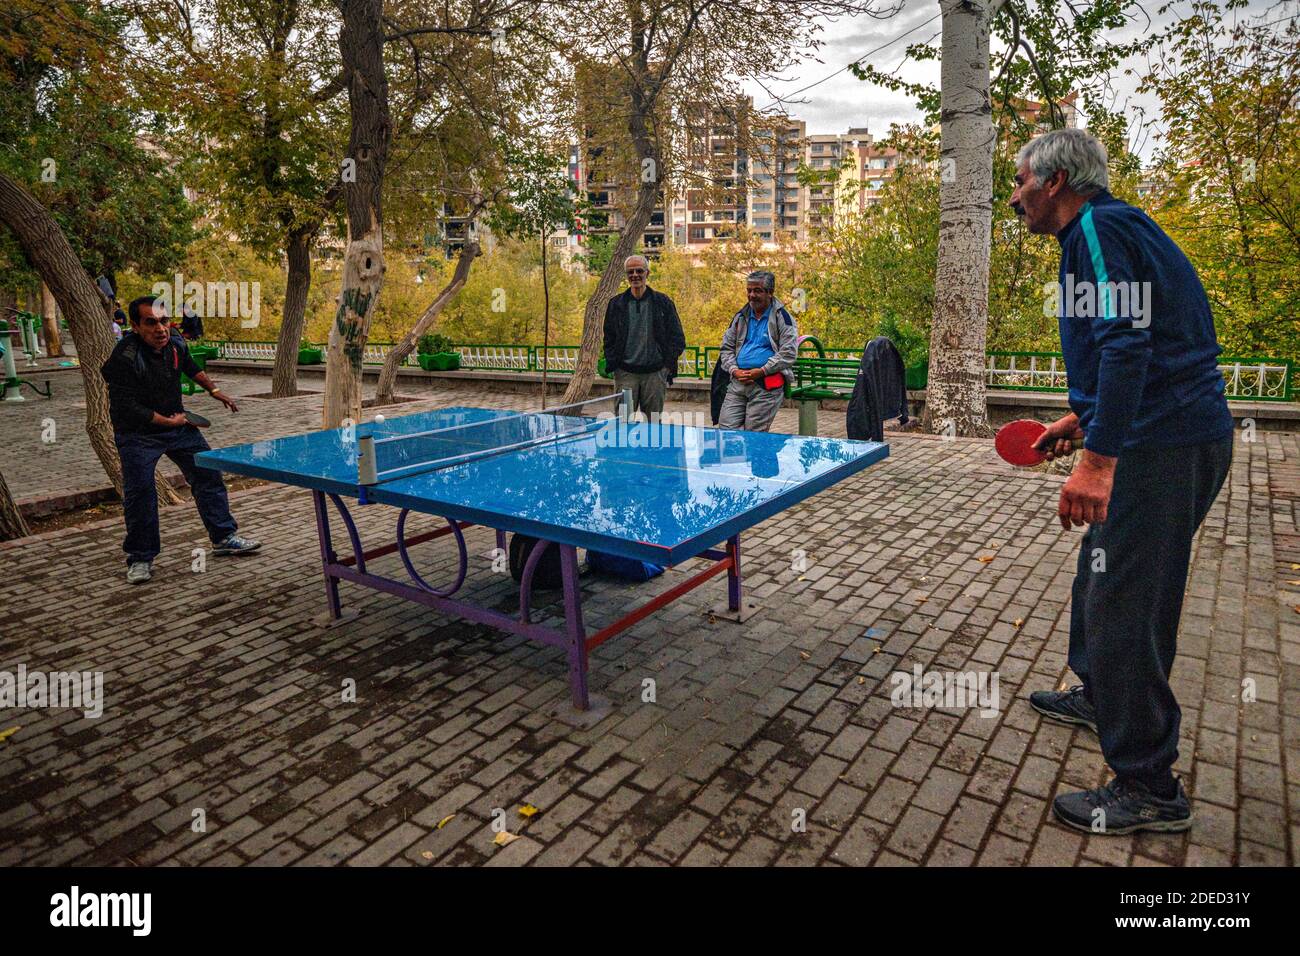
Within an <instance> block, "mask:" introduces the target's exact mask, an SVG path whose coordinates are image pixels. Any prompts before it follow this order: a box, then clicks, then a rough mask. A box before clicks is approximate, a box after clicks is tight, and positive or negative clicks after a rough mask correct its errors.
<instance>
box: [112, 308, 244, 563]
mask: <svg viewBox="0 0 1300 956" xmlns="http://www.w3.org/2000/svg"><path fill="white" fill-rule="evenodd" d="M128 311H129V312H130V319H131V331H130V332H128V333H127V334H126V335H124V336H123V337H122V341H120V342H118V343H117V346H116V347H115V348H114V349H113V351H112V353H111V354H110V355H109V357H108V361H107V362H105V363H104V367H103V369H102V372H103V375H104V381H106V382H107V383H108V414H109V417H110V418H111V419H112V422H113V441H114V443H115V444H116V445H117V453H118V456H119V457H120V458H121V460H122V513H123V517H124V518H125V520H126V540H125V541H123V543H122V550H123V551H125V552H126V565H127V568H126V579H127V581H128V582H130V583H131V584H144V583H145V582H146V581H148V580H149V579H150V577H151V576H152V574H153V560H154V558H156V557H157V556H158V553H159V551H160V550H161V549H162V544H161V539H160V535H159V529H158V497H157V496H158V491H157V488H156V486H155V484H154V472H155V470H156V469H157V467H158V459H159V458H161V457H162V456H163V455H166V456H167V457H168V458H170V459H171V460H172V461H174V462H175V463H176V464H177V466H178V467H179V468H180V470H181V474H183V475H184V476H185V480H186V481H188V482H189V485H190V488H191V490H192V491H193V492H194V504H195V506H196V507H197V508H198V510H199V517H201V518H202V519H203V524H204V527H205V528H206V529H207V532H208V537H210V538H211V539H212V544H213V545H214V547H213V552H212V553H213V554H216V555H227V554H250V553H252V552H253V551H256V550H257V549H258V548H259V547H261V545H260V544H259V543H258V542H256V541H253V540H251V539H249V538H244V537H241V536H240V535H238V534H236V533H235V529H236V524H235V519H234V517H233V516H232V515H231V514H230V504H229V502H228V501H227V499H226V485H225V482H223V481H222V480H221V473H220V472H218V471H213V470H212V469H210V468H201V467H199V466H198V465H196V464H195V463H194V456H195V455H197V454H198V453H199V452H201V451H207V450H208V443H207V442H206V441H204V440H203V436H202V435H201V434H199V430H198V429H197V428H196V427H194V426H193V425H190V424H188V423H187V421H186V418H185V409H184V407H183V406H182V405H181V373H184V374H186V375H188V376H189V377H190V378H192V379H194V381H196V382H197V383H198V384H199V385H201V386H202V387H203V388H205V389H207V391H208V393H209V394H210V395H211V396H212V397H213V398H215V399H216V400H217V401H219V402H221V403H222V404H223V405H225V406H226V407H227V408H229V409H230V410H231V411H232V412H234V411H238V410H239V409H238V406H236V404H235V400H234V399H233V398H231V397H230V396H228V395H226V394H225V393H224V392H222V391H220V390H219V389H218V388H217V386H216V383H214V382H213V381H212V379H211V378H209V377H208V375H207V373H206V372H203V371H200V370H199V367H198V366H197V365H196V364H195V363H194V359H192V358H190V352H189V348H188V347H187V346H186V345H185V340H184V339H182V338H181V337H180V336H179V335H176V334H174V333H173V331H172V328H171V320H170V318H169V317H168V315H167V311H166V309H165V308H164V307H163V304H162V303H161V302H160V301H158V297H157V296H152V295H146V296H141V297H140V298H138V299H136V300H134V301H133V302H132V303H131V305H130V307H129V309H128Z"/></svg>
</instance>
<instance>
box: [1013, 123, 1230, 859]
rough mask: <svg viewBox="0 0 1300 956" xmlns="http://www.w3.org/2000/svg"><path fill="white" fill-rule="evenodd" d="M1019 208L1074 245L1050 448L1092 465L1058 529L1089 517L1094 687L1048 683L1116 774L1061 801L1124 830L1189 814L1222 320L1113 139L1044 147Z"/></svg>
mask: <svg viewBox="0 0 1300 956" xmlns="http://www.w3.org/2000/svg"><path fill="white" fill-rule="evenodd" d="M1016 166H1017V172H1016V187H1015V191H1014V192H1013V193H1012V195H1011V204H1012V207H1013V208H1014V209H1015V211H1016V213H1017V214H1018V215H1019V216H1021V217H1022V219H1023V220H1024V223H1025V225H1026V227H1027V228H1028V229H1029V231H1030V232H1033V233H1038V234H1048V233H1050V234H1052V235H1054V236H1056V238H1057V240H1058V241H1059V242H1060V245H1061V268H1060V277H1059V278H1060V282H1059V287H1058V288H1057V289H1056V290H1054V291H1055V292H1057V293H1059V324H1060V332H1061V350H1062V352H1063V353H1064V355H1065V365H1066V372H1067V375H1068V378H1069V401H1070V409H1071V412H1070V414H1069V415H1066V416H1065V417H1064V418H1062V419H1060V420H1059V421H1057V422H1054V423H1053V424H1051V425H1049V426H1048V428H1047V432H1046V434H1045V435H1043V437H1042V438H1041V439H1040V440H1039V442H1038V447H1039V448H1040V449H1043V450H1046V451H1048V452H1049V457H1050V456H1054V455H1061V454H1070V453H1071V452H1072V450H1073V449H1072V446H1071V440H1073V439H1078V438H1082V439H1083V451H1082V459H1081V460H1080V461H1079V462H1078V463H1077V465H1076V466H1075V468H1074V470H1073V472H1072V473H1071V475H1070V477H1069V480H1068V481H1066V483H1065V486H1064V487H1063V488H1062V490H1061V494H1060V501H1059V505H1058V517H1059V519H1060V522H1061V526H1062V527H1063V528H1066V529H1067V530H1068V529H1069V528H1071V527H1081V526H1084V525H1087V526H1088V530H1087V531H1086V532H1085V534H1084V536H1083V543H1082V545H1081V546H1080V548H1079V561H1078V569H1077V572H1076V575H1075V579H1074V589H1073V592H1072V608H1071V616H1070V652H1069V663H1070V669H1071V670H1072V671H1074V673H1075V674H1076V675H1078V677H1079V680H1080V681H1081V682H1082V683H1081V684H1080V685H1079V686H1076V687H1072V688H1071V689H1069V690H1066V691H1047V690H1043V691H1036V692H1034V693H1033V694H1032V695H1031V696H1030V704H1031V705H1032V706H1033V707H1034V709H1035V710H1037V711H1039V712H1040V713H1042V714H1044V715H1045V716H1047V717H1049V718H1051V719H1053V720H1057V721H1061V722H1063V723H1067V724H1075V725H1082V726H1084V727H1087V728H1089V729H1091V730H1092V731H1094V732H1095V733H1096V734H1097V735H1098V736H1099V737H1100V738H1101V750H1102V754H1103V755H1104V756H1105V758H1106V762H1107V763H1108V764H1109V765H1110V768H1111V770H1113V771H1114V773H1115V777H1114V779H1112V780H1111V781H1110V782H1109V783H1108V784H1106V785H1105V786H1103V787H1098V788H1096V789H1094V790H1086V791H1083V792H1079V793H1065V794H1062V795H1060V796H1058V797H1056V799H1055V800H1054V801H1053V805H1052V808H1053V810H1054V811H1055V813H1056V815H1057V817H1058V818H1060V819H1061V820H1062V821H1063V822H1064V823H1066V824H1068V825H1070V826H1072V827H1075V828H1077V829H1081V830H1086V831H1090V832H1094V833H1106V834H1123V833H1132V832H1135V831H1138V830H1155V831H1165V832H1169V831H1179V830H1186V829H1187V828H1188V827H1190V826H1191V823H1192V811H1191V805H1190V803H1189V801H1188V799H1187V794H1186V792H1185V791H1184V789H1183V786H1182V782H1181V781H1180V780H1179V779H1178V778H1176V777H1175V776H1174V774H1173V772H1172V768H1173V766H1174V763H1175V761H1176V760H1177V759H1178V726H1179V720H1180V717H1181V711H1180V710H1179V707H1178V701H1177V700H1175V699H1174V693H1173V690H1172V689H1171V688H1170V686H1169V675H1170V672H1171V670H1172V669H1173V665H1174V654H1175V651H1176V648H1177V636H1178V619H1179V616H1180V614H1181V612H1182V603H1183V591H1184V588H1185V587H1186V584H1187V570H1188V563H1189V559H1190V554H1191V546H1192V539H1193V537H1194V536H1195V534H1196V530H1197V528H1198V527H1199V526H1200V524H1201V522H1202V521H1203V520H1204V518H1205V515H1206V513H1207V512H1208V511H1209V510H1210V506H1211V505H1212V504H1213V503H1214V499H1215V496H1216V495H1217V494H1218V493H1219V489H1220V487H1222V485H1223V482H1224V479H1225V478H1226V477H1227V474H1228V469H1229V466H1230V465H1231V462H1232V431H1233V424H1232V415H1231V414H1230V413H1229V411H1228V404H1227V401H1226V399H1225V397H1224V382H1223V376H1222V375H1221V374H1220V372H1219V369H1218V363H1217V356H1218V354H1219V346H1218V343H1217V341H1216V339H1215V334H1214V319H1213V316H1212V315H1211V313H1210V304H1209V301H1208V300H1207V299H1206V295H1205V290H1204V289H1203V288H1202V286H1201V281H1200V279H1199V278H1198V277H1197V275H1196V270H1195V269H1194V268H1193V267H1192V264H1191V263H1190V262H1189V261H1188V260H1187V257H1186V256H1185V255H1183V253H1182V251H1181V250H1180V249H1179V248H1178V246H1177V245H1175V244H1174V242H1173V240H1171V239H1170V238H1169V237H1168V236H1167V235H1165V233H1164V232H1163V231H1162V230H1161V229H1160V227H1159V226H1157V225H1156V224H1155V223H1154V222H1153V221H1152V220H1151V219H1150V217H1148V216H1147V215H1146V213H1144V212H1143V211H1142V210H1140V209H1137V208H1135V207H1133V206H1130V205H1129V204H1128V203H1125V202H1123V201H1121V200H1119V199H1116V198H1115V197H1114V196H1112V195H1111V194H1110V193H1109V192H1108V191H1107V186H1108V185H1109V180H1108V174H1107V157H1106V149H1105V147H1104V146H1103V145H1102V144H1101V143H1100V142H1099V141H1098V140H1097V139H1096V138H1095V137H1093V136H1092V135H1091V134H1089V133H1087V132H1085V131H1083V130H1078V129H1062V130H1054V131H1053V132H1050V133H1047V134H1045V135H1043V136H1040V137H1038V138H1037V139H1033V140H1031V141H1030V142H1029V143H1028V144H1027V145H1026V146H1025V147H1024V148H1023V149H1021V151H1020V153H1019V155H1018V156H1017V157H1016Z"/></svg>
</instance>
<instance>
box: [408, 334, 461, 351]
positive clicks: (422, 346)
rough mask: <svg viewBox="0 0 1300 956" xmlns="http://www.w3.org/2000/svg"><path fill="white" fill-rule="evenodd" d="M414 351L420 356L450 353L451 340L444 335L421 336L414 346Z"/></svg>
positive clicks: (451, 349)
mask: <svg viewBox="0 0 1300 956" xmlns="http://www.w3.org/2000/svg"><path fill="white" fill-rule="evenodd" d="M415 351H416V352H417V353H418V354H420V355H437V354H438V353H439V352H451V351H454V349H453V348H452V342H451V339H449V338H447V336H445V335H434V334H433V333H428V334H426V335H421V336H420V340H419V341H418V342H417V343H416V345H415Z"/></svg>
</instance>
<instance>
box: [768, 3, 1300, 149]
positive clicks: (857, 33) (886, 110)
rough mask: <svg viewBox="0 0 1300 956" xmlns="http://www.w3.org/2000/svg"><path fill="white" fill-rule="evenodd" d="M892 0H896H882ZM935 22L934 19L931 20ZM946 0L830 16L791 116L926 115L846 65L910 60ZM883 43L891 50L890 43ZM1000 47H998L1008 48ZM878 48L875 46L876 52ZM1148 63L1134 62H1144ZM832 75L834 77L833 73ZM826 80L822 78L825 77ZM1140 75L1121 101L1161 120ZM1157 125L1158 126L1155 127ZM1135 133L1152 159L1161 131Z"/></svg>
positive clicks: (794, 81)
mask: <svg viewBox="0 0 1300 956" xmlns="http://www.w3.org/2000/svg"><path fill="white" fill-rule="evenodd" d="M882 2H886V3H887V2H888V0H882ZM1160 6H1161V3H1158V2H1147V3H1145V4H1144V8H1145V9H1146V10H1147V12H1148V13H1149V14H1150V16H1151V17H1152V19H1153V21H1154V22H1156V24H1157V25H1160V24H1163V23H1168V22H1170V21H1171V20H1172V19H1174V17H1175V15H1176V14H1175V13H1174V12H1170V13H1168V14H1166V15H1165V16H1164V17H1160V16H1159V14H1158V10H1159V9H1160ZM1296 7H1297V5H1296V4H1295V3H1288V4H1286V5H1284V6H1282V5H1279V4H1278V3H1277V0H1251V3H1250V7H1249V9H1248V11H1246V12H1245V13H1243V14H1241V15H1242V16H1257V15H1259V14H1261V13H1265V12H1267V11H1270V10H1271V13H1270V15H1269V16H1268V19H1270V20H1272V19H1276V18H1278V17H1281V16H1289V15H1293V14H1294V13H1295V12H1296ZM1190 9H1191V4H1190V3H1189V2H1181V3H1178V4H1176V5H1175V7H1174V10H1175V11H1177V10H1182V11H1184V12H1186V11H1189V10H1190ZM927 21H932V22H927ZM940 25H941V21H940V19H939V3H938V0H905V4H904V7H903V9H902V10H901V11H900V12H899V13H898V14H896V15H895V16H893V17H892V18H890V19H888V20H877V19H873V18H870V17H856V18H852V19H844V20H839V21H835V22H831V21H826V23H825V27H826V28H825V30H824V31H823V33H822V38H823V40H824V41H825V43H824V45H823V46H822V47H821V49H820V50H819V51H818V54H817V55H818V58H819V59H820V60H821V61H822V62H820V63H818V62H814V61H807V62H804V63H802V64H800V65H799V66H798V67H796V68H795V69H792V70H790V71H789V72H788V73H787V75H786V76H787V78H786V80H785V81H784V82H782V83H778V84H775V85H773V86H772V87H771V89H772V90H774V91H775V92H777V93H779V94H780V95H781V96H783V97H792V96H794V98H795V99H796V100H800V99H801V100H805V101H806V102H802V103H797V102H796V103H791V104H790V105H788V106H787V109H788V111H789V113H790V115H791V116H793V117H794V118H796V119H802V120H804V121H805V122H806V123H807V124H808V133H809V134H813V133H843V132H845V131H846V130H847V129H848V128H849V127H850V126H866V127H868V128H869V129H870V130H871V132H872V134H873V135H875V136H879V135H883V134H885V133H887V132H888V130H889V126H890V124H891V123H903V122H912V121H916V120H919V119H920V115H921V114H920V112H919V111H918V110H917V109H916V108H915V105H914V101H913V100H912V99H911V98H910V97H909V96H907V95H906V94H903V93H891V92H890V91H888V90H885V89H882V88H881V87H879V86H876V85H874V84H871V83H864V82H862V81H861V80H859V79H857V77H855V76H854V75H853V74H852V73H851V72H849V71H848V70H847V69H845V67H846V65H847V64H848V63H850V62H852V61H853V60H855V59H857V58H859V57H863V56H864V55H865V60H866V62H868V63H870V64H871V65H873V66H875V67H876V68H877V69H879V70H884V71H893V70H894V69H895V68H896V67H898V66H899V64H900V63H902V62H903V59H904V56H905V53H906V49H907V47H908V46H909V45H910V44H913V43H921V42H925V41H927V40H930V39H931V38H933V40H934V42H935V43H938V42H939V30H940ZM1139 31H1142V32H1145V31H1146V23H1145V21H1142V22H1141V23H1139V24H1138V25H1137V26H1134V27H1130V28H1129V29H1127V30H1125V31H1123V32H1120V33H1117V34H1116V35H1115V37H1114V39H1116V40H1125V39H1130V38H1131V37H1132V36H1133V34H1135V33H1137V32H1139ZM882 48H883V49H882ZM1000 49H1001V47H1000V46H995V50H1000ZM873 50H874V51H878V52H874V53H872V52H871V51H873ZM1140 65H1141V64H1134V66H1140ZM899 76H901V77H902V78H903V79H905V80H908V81H910V82H915V83H921V82H924V83H932V84H935V85H937V84H938V82H939V64H938V63H924V64H918V63H912V62H909V63H907V64H906V65H904V66H903V68H902V70H901V71H900V72H899ZM827 77H830V78H829V79H827ZM823 80H824V82H818V81H823ZM814 83H816V84H817V85H816V86H814V87H812V88H811V89H808V90H806V91H805V92H803V93H800V94H798V95H797V96H795V95H794V94H795V91H797V90H799V89H801V88H803V87H807V86H809V85H811V84H814ZM1136 85H1137V83H1136V80H1135V79H1134V78H1132V77H1124V76H1117V77H1115V80H1114V86H1115V88H1116V90H1117V91H1118V93H1119V96H1120V99H1119V102H1120V103H1126V102H1127V104H1128V106H1129V108H1128V109H1126V110H1125V112H1126V113H1128V114H1129V115H1130V117H1133V118H1136V116H1137V110H1136V108H1135V107H1139V106H1141V107H1145V108H1146V115H1147V117H1148V120H1154V119H1155V113H1156V106H1157V104H1156V102H1155V101H1154V100H1153V99H1152V98H1149V97H1138V96H1137V95H1136V94H1135V93H1134V90H1135V88H1136ZM748 91H749V93H750V94H751V95H752V96H753V97H754V104H755V105H756V106H764V105H767V104H769V103H771V102H772V97H771V95H769V94H768V93H766V92H764V90H763V88H762V87H760V86H758V85H757V84H752V83H751V84H749V85H748ZM1152 131H1153V132H1158V130H1157V129H1156V128H1154V127H1153V130H1152ZM1130 140H1131V142H1133V143H1136V144H1137V145H1138V146H1139V152H1140V153H1141V154H1142V155H1143V157H1144V158H1150V156H1151V153H1152V151H1153V149H1154V146H1155V138H1154V137H1153V136H1150V135H1148V136H1145V137H1140V136H1139V135H1138V130H1137V123H1136V122H1135V123H1134V126H1133V127H1132V128H1131V129H1130Z"/></svg>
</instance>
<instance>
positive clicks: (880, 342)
mask: <svg viewBox="0 0 1300 956" xmlns="http://www.w3.org/2000/svg"><path fill="white" fill-rule="evenodd" d="M891 418H897V419H898V420H899V423H900V424H902V425H906V424H907V382H906V375H905V373H904V370H903V357H902V356H901V355H899V354H898V349H897V348H896V347H895V346H894V343H893V342H891V341H890V340H889V339H887V338H886V337H885V336H883V335H881V336H878V337H877V338H874V339H872V340H871V341H870V342H868V343H867V347H866V348H865V349H864V350H863V352H862V363H861V364H860V365H859V366H858V379H857V382H856V383H855V384H854V386H853V396H852V397H851V398H850V399H849V410H848V412H847V416H846V419H847V420H846V422H845V424H846V427H847V430H848V436H849V437H850V438H853V439H856V440H858V441H884V440H885V422H886V421H888V420H889V419H891Z"/></svg>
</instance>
